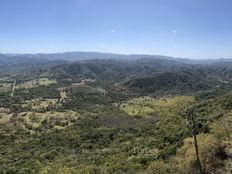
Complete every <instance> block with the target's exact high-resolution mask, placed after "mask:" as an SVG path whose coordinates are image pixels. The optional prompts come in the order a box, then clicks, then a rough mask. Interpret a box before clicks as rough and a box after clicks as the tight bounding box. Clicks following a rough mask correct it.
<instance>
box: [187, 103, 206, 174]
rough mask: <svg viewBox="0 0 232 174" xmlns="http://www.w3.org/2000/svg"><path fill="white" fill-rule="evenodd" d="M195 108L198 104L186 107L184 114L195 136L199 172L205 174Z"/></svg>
mask: <svg viewBox="0 0 232 174" xmlns="http://www.w3.org/2000/svg"><path fill="white" fill-rule="evenodd" d="M195 109H196V106H188V107H185V109H184V114H183V116H184V118H185V121H186V125H187V126H188V128H189V129H190V131H191V133H192V136H193V140H194V148H195V154H196V161H197V166H198V169H199V173H200V174H204V173H205V172H204V170H203V169H202V164H201V161H200V156H199V146H198V141H197V134H198V130H197V121H196V114H195Z"/></svg>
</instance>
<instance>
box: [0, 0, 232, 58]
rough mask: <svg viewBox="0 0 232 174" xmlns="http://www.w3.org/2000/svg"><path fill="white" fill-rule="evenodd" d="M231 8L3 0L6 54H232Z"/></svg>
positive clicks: (144, 1) (206, 3) (225, 0)
mask: <svg viewBox="0 0 232 174" xmlns="http://www.w3.org/2000/svg"><path fill="white" fill-rule="evenodd" d="M231 7H232V1H231V0H0V52H1V53H54V52H66V51H97V52H110V53H122V54H153V55H167V56H173V57H183V58H200V59H203V58H204V59H205V58H232V10H231Z"/></svg>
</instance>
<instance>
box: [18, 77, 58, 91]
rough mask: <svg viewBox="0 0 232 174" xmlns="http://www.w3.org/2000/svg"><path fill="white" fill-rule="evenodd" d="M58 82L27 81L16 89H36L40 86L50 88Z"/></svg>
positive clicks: (45, 79)
mask: <svg viewBox="0 0 232 174" xmlns="http://www.w3.org/2000/svg"><path fill="white" fill-rule="evenodd" d="M56 83H57V82H56V80H50V79H48V78H38V79H35V80H31V81H27V82H24V83H22V84H18V85H17V86H16V88H27V89H28V88H34V87H38V86H49V85H52V84H56Z"/></svg>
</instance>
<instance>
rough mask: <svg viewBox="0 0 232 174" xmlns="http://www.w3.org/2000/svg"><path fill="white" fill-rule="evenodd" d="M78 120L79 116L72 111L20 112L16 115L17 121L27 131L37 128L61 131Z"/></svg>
mask: <svg viewBox="0 0 232 174" xmlns="http://www.w3.org/2000/svg"><path fill="white" fill-rule="evenodd" d="M78 118H79V114H78V113H77V112H74V111H70V110H68V111H65V112H53V111H49V112H46V113H37V112H22V113H19V115H18V121H19V122H20V124H21V125H22V126H23V127H24V128H25V129H27V130H33V129H36V128H39V127H47V128H57V129H62V128H65V127H67V126H69V125H71V124H72V122H73V121H75V120H76V119H78Z"/></svg>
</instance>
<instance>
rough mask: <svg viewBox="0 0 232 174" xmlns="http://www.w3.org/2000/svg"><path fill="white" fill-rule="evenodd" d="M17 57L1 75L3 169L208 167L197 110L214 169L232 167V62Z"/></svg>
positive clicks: (96, 171) (93, 173)
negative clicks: (190, 112) (191, 116)
mask: <svg viewBox="0 0 232 174" xmlns="http://www.w3.org/2000/svg"><path fill="white" fill-rule="evenodd" d="M41 61H42V60H41ZM43 61H46V60H43ZM0 62H1V61H0ZM2 62H3V61H2ZM49 62H50V60H49ZM24 63H26V64H27V62H24ZM17 64H20V63H15V62H14V66H12V63H7V65H9V67H8V70H7V71H4V73H3V72H2V73H1V74H0V147H1V149H2V150H1V152H0V164H1V167H0V173H21V174H23V173H41V174H50V173H61V174H65V173H70V174H72V173H73V174H86V173H89V174H103V173H106V174H111V173H112V174H117V173H118V174H123V173H125V174H130V173H131V174H135V173H137V174H153V173H157V174H168V173H170V174H171V173H174V174H185V173H193V174H195V173H198V166H197V165H196V158H195V149H194V146H193V137H192V133H191V129H189V127H188V124H186V120H187V113H186V108H189V107H191V108H193V114H194V120H195V121H196V123H197V124H196V126H197V138H198V145H199V154H200V160H201V163H202V167H203V169H204V170H205V173H207V174H208V173H209V174H210V173H215V171H217V172H219V173H222V172H224V173H225V174H227V173H230V172H232V169H231V167H230V166H231V165H232V163H231V161H232V154H231V141H232V132H231V130H232V64H231V63H230V62H227V63H224V62H219V63H212V62H208V63H206V64H200V63H194V64H193V63H186V62H182V61H180V60H178V59H171V60H169V59H165V58H139V59H133V60H121V59H120V60H115V59H107V60H100V59H94V60H81V61H80V60H78V61H74V62H65V61H60V62H58V61H57V62H56V63H55V64H53V65H49V66H48V65H46V66H45V65H42V64H40V66H36V67H34V66H29V65H28V66H26V64H25V66H24V68H23V69H22V68H18V69H15V65H17ZM29 64H30V65H31V62H30V63H29ZM0 72H1V71H0ZM14 81H16V84H15V90H14V95H13V96H12V95H11V93H12V89H13V84H14Z"/></svg>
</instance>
